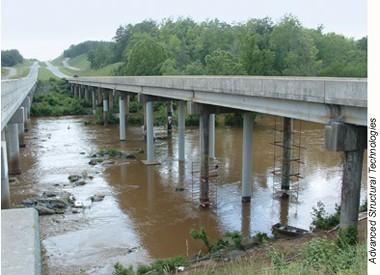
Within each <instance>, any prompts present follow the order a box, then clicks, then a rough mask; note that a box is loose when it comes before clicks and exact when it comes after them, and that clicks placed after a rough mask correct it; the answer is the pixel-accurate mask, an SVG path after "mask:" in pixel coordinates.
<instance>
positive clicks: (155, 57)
mask: <svg viewBox="0 0 380 275" xmlns="http://www.w3.org/2000/svg"><path fill="white" fill-rule="evenodd" d="M166 57H167V54H166V52H165V49H164V48H163V47H162V46H161V45H160V44H158V43H157V42H156V41H155V40H154V39H152V38H148V37H144V38H142V39H141V40H139V41H138V42H136V43H135V45H134V46H133V48H132V49H131V50H130V52H129V53H128V56H127V59H128V60H127V66H126V74H127V75H160V69H161V66H162V64H163V62H164V61H165V60H166Z"/></svg>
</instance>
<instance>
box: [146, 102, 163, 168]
mask: <svg viewBox="0 0 380 275" xmlns="http://www.w3.org/2000/svg"><path fill="white" fill-rule="evenodd" d="M145 111H146V113H145V117H146V160H144V161H143V163H144V164H145V165H156V164H160V162H158V161H156V160H155V159H154V129H153V121H154V117H153V101H151V100H149V99H146V100H145Z"/></svg>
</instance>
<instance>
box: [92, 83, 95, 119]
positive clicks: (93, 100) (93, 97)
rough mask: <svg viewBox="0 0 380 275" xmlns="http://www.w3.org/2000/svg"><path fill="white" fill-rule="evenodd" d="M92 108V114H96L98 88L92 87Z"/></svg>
mask: <svg viewBox="0 0 380 275" xmlns="http://www.w3.org/2000/svg"><path fill="white" fill-rule="evenodd" d="M91 110H92V114H93V115H95V114H96V88H91Z"/></svg>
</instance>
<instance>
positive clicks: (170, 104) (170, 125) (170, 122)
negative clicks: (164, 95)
mask: <svg viewBox="0 0 380 275" xmlns="http://www.w3.org/2000/svg"><path fill="white" fill-rule="evenodd" d="M166 108H167V120H168V121H167V133H168V136H170V135H171V134H172V129H173V102H172V101H169V102H168V103H167V106H166Z"/></svg>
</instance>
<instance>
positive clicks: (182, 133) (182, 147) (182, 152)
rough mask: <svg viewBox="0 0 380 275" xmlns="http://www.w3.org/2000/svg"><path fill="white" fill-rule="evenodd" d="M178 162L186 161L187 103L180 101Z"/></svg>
mask: <svg viewBox="0 0 380 275" xmlns="http://www.w3.org/2000/svg"><path fill="white" fill-rule="evenodd" d="M178 160H179V161H184V160H185V102H184V101H178Z"/></svg>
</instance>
